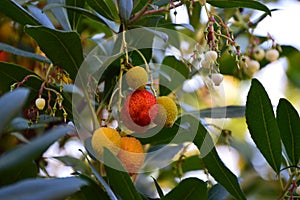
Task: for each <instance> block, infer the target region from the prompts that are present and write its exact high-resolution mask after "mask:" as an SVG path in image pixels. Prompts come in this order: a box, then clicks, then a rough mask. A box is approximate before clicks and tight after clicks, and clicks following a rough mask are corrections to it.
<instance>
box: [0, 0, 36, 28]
mask: <svg viewBox="0 0 300 200" xmlns="http://www.w3.org/2000/svg"><path fill="white" fill-rule="evenodd" d="M0 12H2V13H4V14H5V15H7V16H8V17H10V18H11V19H13V20H14V21H16V22H19V23H20V24H22V25H26V24H30V25H40V22H39V21H38V20H37V19H36V18H35V17H33V16H32V15H31V14H30V13H29V12H28V11H27V10H25V9H24V8H23V7H22V6H21V5H20V4H18V3H17V2H16V1H12V0H1V1H0Z"/></svg>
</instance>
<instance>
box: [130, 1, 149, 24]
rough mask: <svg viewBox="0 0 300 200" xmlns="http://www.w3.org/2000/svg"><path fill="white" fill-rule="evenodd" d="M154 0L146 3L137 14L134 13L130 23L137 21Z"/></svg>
mask: <svg viewBox="0 0 300 200" xmlns="http://www.w3.org/2000/svg"><path fill="white" fill-rule="evenodd" d="M152 1H153V0H148V2H147V3H146V5H145V6H144V7H143V8H142V9H141V10H140V11H139V12H137V13H136V14H135V15H133V17H132V18H131V19H130V21H129V24H131V23H133V22H135V21H137V20H138V19H139V18H140V17H141V16H142V15H143V14H144V13H145V12H146V11H147V10H148V8H149V6H150V4H151V3H152Z"/></svg>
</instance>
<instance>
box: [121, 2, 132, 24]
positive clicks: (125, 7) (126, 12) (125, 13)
mask: <svg viewBox="0 0 300 200" xmlns="http://www.w3.org/2000/svg"><path fill="white" fill-rule="evenodd" d="M118 6H119V12H120V16H121V18H122V19H124V20H125V21H128V20H129V19H130V16H131V12H132V9H133V1H132V0H127V1H123V0H118Z"/></svg>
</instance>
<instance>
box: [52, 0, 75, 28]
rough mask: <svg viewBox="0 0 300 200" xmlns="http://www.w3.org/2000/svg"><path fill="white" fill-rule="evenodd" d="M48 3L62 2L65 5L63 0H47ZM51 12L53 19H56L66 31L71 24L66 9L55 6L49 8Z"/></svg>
mask: <svg viewBox="0 0 300 200" xmlns="http://www.w3.org/2000/svg"><path fill="white" fill-rule="evenodd" d="M47 3H48V5H51V4H62V5H65V0H47ZM51 12H52V13H53V15H54V17H55V19H56V20H57V21H58V23H59V24H60V25H61V26H62V28H63V29H64V30H66V31H70V30H71V25H70V22H69V19H68V14H67V10H66V9H65V8H64V7H63V6H62V7H57V8H53V9H51Z"/></svg>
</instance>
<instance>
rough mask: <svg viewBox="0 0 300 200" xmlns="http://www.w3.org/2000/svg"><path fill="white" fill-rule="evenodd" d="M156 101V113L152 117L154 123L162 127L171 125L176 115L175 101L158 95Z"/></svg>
mask: <svg viewBox="0 0 300 200" xmlns="http://www.w3.org/2000/svg"><path fill="white" fill-rule="evenodd" d="M156 102H157V105H158V114H157V117H156V118H155V119H154V123H156V124H158V125H162V126H164V127H172V126H173V124H174V122H175V120H176V118H177V115H178V110H177V106H176V103H175V102H174V101H173V99H171V98H170V97H167V96H161V97H158V98H157V99H156Z"/></svg>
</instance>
